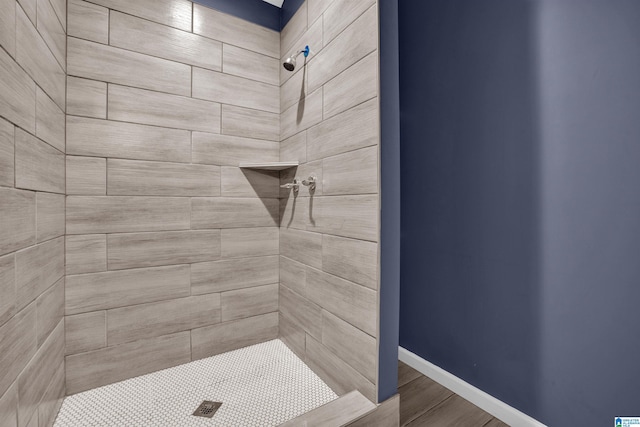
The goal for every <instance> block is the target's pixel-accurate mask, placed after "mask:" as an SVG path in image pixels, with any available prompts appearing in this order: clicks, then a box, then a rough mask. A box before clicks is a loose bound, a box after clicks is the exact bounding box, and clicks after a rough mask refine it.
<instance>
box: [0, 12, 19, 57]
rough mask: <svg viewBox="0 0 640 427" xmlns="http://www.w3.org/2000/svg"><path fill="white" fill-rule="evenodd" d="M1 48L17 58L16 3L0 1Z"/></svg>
mask: <svg viewBox="0 0 640 427" xmlns="http://www.w3.org/2000/svg"><path fill="white" fill-rule="evenodd" d="M0 10H2V13H0V46H2V47H3V48H5V50H6V51H7V52H9V55H11V56H13V57H15V56H16V2H15V1H14V0H13V1H12V0H0Z"/></svg>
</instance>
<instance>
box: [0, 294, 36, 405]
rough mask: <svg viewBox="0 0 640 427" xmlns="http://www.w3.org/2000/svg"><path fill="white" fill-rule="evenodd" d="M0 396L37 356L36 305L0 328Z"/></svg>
mask: <svg viewBox="0 0 640 427" xmlns="http://www.w3.org/2000/svg"><path fill="white" fill-rule="evenodd" d="M0 336H1V337H2V339H1V340H0V396H1V395H2V394H4V393H5V391H7V389H8V388H9V387H10V386H11V384H12V383H13V381H14V380H15V379H16V378H17V377H18V375H19V374H20V372H22V370H23V369H24V367H25V366H26V365H27V363H28V362H29V360H30V359H31V358H32V357H33V356H34V355H35V354H36V349H37V348H38V342H37V335H36V305H35V304H31V305H30V306H28V307H27V308H25V309H24V310H22V311H21V312H19V313H18V314H16V315H15V316H14V317H12V318H11V319H10V320H9V321H8V322H7V323H5V324H4V325H2V326H0Z"/></svg>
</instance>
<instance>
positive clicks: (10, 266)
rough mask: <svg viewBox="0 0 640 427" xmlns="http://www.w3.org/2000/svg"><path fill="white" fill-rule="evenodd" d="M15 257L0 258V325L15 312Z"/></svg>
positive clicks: (12, 255)
mask: <svg viewBox="0 0 640 427" xmlns="http://www.w3.org/2000/svg"><path fill="white" fill-rule="evenodd" d="M16 298H17V296H16V264H15V255H14V254H11V255H6V256H3V257H0V325H3V324H4V323H5V322H6V321H7V320H9V319H10V318H11V316H13V315H14V314H15V312H16Z"/></svg>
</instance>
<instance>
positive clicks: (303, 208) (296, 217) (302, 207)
mask: <svg viewBox="0 0 640 427" xmlns="http://www.w3.org/2000/svg"><path fill="white" fill-rule="evenodd" d="M282 175H285V174H284V173H282V174H281V176H282ZM280 182H281V183H283V184H284V183H285V182H291V181H290V180H281V181H280ZM289 191H290V190H289ZM294 195H295V194H294V193H291V194H287V195H285V194H282V193H281V194H280V197H282V198H281V199H280V224H281V226H282V227H283V228H286V229H296V230H306V229H307V225H309V224H312V219H313V216H310V215H309V208H310V207H313V204H314V203H315V198H311V197H304V196H303V197H294ZM314 221H315V220H314Z"/></svg>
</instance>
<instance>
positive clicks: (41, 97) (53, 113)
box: [36, 87, 65, 153]
mask: <svg viewBox="0 0 640 427" xmlns="http://www.w3.org/2000/svg"><path fill="white" fill-rule="evenodd" d="M36 136H37V137H38V138H40V139H41V140H43V141H45V142H47V143H48V144H49V145H51V146H53V147H55V148H57V149H58V150H60V151H62V152H63V153H64V150H65V141H64V139H65V114H64V111H62V110H61V109H60V108H58V106H57V105H56V103H55V102H53V101H52V100H51V99H50V98H49V97H48V96H47V94H46V93H44V92H43V91H42V89H40V88H39V87H38V88H37V91H36Z"/></svg>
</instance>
